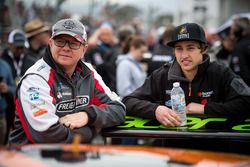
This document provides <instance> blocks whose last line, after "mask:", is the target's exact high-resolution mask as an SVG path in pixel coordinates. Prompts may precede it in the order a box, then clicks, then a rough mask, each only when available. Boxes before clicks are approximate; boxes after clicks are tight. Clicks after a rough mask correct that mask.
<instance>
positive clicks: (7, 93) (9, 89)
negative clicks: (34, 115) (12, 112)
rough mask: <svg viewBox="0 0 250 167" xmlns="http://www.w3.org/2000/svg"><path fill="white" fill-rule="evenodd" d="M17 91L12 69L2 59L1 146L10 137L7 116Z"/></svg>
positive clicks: (0, 86) (0, 89)
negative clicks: (7, 136)
mask: <svg viewBox="0 0 250 167" xmlns="http://www.w3.org/2000/svg"><path fill="white" fill-rule="evenodd" d="M15 90H16V86H15V82H14V80H13V77H12V73H11V68H10V66H9V65H8V64H7V63H6V62H5V61H4V60H2V59H1V58H0V144H4V142H5V140H6V135H8V132H7V121H6V115H7V114H8V113H7V112H9V111H8V110H7V108H8V105H9V104H13V103H11V100H13V95H14V92H15Z"/></svg>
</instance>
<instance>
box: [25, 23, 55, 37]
mask: <svg viewBox="0 0 250 167" xmlns="http://www.w3.org/2000/svg"><path fill="white" fill-rule="evenodd" d="M24 30H25V33H26V37H27V38H31V37H33V36H35V35H38V34H40V33H42V32H46V31H49V30H50V28H49V27H48V26H46V25H44V23H43V22H42V21H41V20H40V19H33V20H31V21H29V22H27V23H26V24H25V25H24Z"/></svg>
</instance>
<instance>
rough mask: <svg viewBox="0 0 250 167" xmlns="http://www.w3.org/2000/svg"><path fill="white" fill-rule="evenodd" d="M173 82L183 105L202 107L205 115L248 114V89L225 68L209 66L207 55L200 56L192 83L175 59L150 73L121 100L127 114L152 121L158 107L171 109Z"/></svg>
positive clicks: (249, 89) (249, 90)
mask: <svg viewBox="0 0 250 167" xmlns="http://www.w3.org/2000/svg"><path fill="white" fill-rule="evenodd" d="M174 82H180V86H181V87H182V89H183V90H184V92H185V99H186V104H189V103H191V102H195V103H200V104H203V105H205V111H204V113H205V115H207V116H212V117H214V116H216V117H224V116H226V117H233V116H235V115H238V114H240V113H244V114H248V115H249V113H250V88H249V87H248V86H247V85H246V84H245V83H244V81H243V80H242V79H241V78H240V77H239V76H238V75H236V74H234V73H233V72H232V71H231V70H230V69H229V68H226V67H224V66H222V65H219V64H217V63H215V62H213V63H210V59H209V56H208V55H204V61H203V63H202V64H200V65H199V67H198V72H197V74H196V76H195V77H194V79H193V80H192V82H189V81H188V80H187V79H186V78H185V77H184V75H183V73H182V71H181V67H180V66H179V64H178V63H177V61H176V60H174V62H173V63H172V64H165V65H164V66H163V67H161V68H160V69H158V70H156V71H154V72H153V73H152V75H150V76H149V77H148V78H147V79H146V81H145V82H144V84H143V85H142V86H141V87H140V88H138V89H137V90H135V91H134V92H133V93H131V94H130V95H128V96H126V97H125V98H124V99H123V102H124V104H125V105H126V107H127V115H132V116H139V117H144V118H149V119H155V118H156V117H155V110H156V108H157V107H158V106H159V105H166V106H167V107H169V108H171V98H170V94H171V89H172V87H173V83H174Z"/></svg>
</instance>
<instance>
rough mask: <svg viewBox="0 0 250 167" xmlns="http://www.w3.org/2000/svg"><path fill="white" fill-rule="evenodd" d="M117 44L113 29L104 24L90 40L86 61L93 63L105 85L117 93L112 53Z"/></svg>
mask: <svg viewBox="0 0 250 167" xmlns="http://www.w3.org/2000/svg"><path fill="white" fill-rule="evenodd" d="M115 43H116V37H115V35H114V32H113V28H112V27H111V26H110V25H108V24H106V23H105V24H103V25H102V26H101V27H100V28H99V29H97V30H96V31H95V32H94V34H92V36H90V39H89V46H90V48H89V49H88V51H87V53H86V56H85V61H86V62H89V63H91V64H92V65H93V66H94V67H95V68H96V71H97V72H98V73H99V74H100V75H101V77H102V79H103V81H104V82H105V84H106V85H107V86H108V87H109V88H110V89H111V90H112V91H115V85H114V82H113V80H114V78H115V76H114V73H112V72H111V71H112V70H113V67H112V64H110V63H109V62H112V59H113V58H112V52H113V47H114V45H115Z"/></svg>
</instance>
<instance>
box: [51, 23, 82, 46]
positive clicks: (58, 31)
mask: <svg viewBox="0 0 250 167" xmlns="http://www.w3.org/2000/svg"><path fill="white" fill-rule="evenodd" d="M62 34H66V35H70V36H72V37H74V38H75V39H77V40H78V41H80V42H81V43H85V42H87V33H86V29H85V27H84V25H83V24H82V23H81V22H80V21H78V20H75V19H62V20H59V21H58V22H57V23H55V24H54V25H53V27H52V37H51V38H54V37H56V36H58V35H62Z"/></svg>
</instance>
